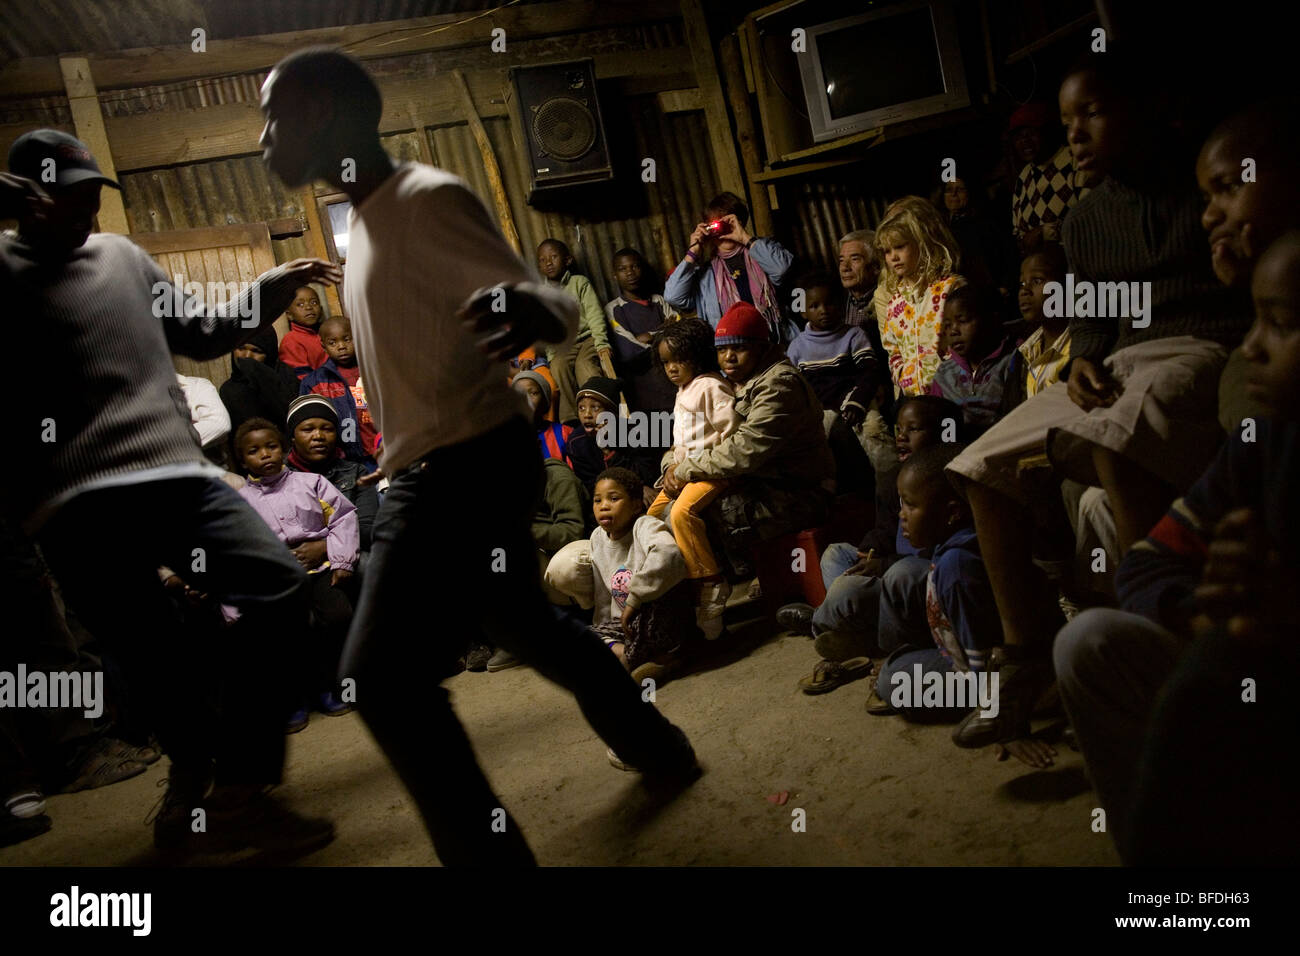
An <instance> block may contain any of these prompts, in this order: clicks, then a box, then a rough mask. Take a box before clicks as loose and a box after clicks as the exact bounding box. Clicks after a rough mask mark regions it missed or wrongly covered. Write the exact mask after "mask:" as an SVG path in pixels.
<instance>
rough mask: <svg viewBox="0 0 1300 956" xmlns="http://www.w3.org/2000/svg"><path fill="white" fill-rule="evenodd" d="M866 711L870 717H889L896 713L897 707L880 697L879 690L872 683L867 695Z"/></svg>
mask: <svg viewBox="0 0 1300 956" xmlns="http://www.w3.org/2000/svg"><path fill="white" fill-rule="evenodd" d="M867 713H868V714H870V715H871V716H872V717H889V716H892V715H893V714H896V713H898V708H896V707H895V706H894V705H893V704H891V703H890V702H889V701H887V700H885V698H883V697H881V696H880V691H878V690H876V687H875V685H874V684H873V685H872V686H871V694H870V695H869V696H868V697H867Z"/></svg>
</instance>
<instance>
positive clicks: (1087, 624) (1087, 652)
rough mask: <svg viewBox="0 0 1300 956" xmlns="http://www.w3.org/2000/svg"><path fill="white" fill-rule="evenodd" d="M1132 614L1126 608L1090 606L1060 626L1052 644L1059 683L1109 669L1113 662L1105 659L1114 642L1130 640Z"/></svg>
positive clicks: (1115, 643) (1098, 673)
mask: <svg viewBox="0 0 1300 956" xmlns="http://www.w3.org/2000/svg"><path fill="white" fill-rule="evenodd" d="M1134 617H1135V615H1132V614H1130V613H1128V612H1126V611H1117V610H1115V609H1114V608H1103V607H1094V608H1089V609H1088V610H1086V611H1083V612H1082V613H1080V614H1079V615H1077V616H1076V617H1075V618H1074V620H1072V621H1070V623H1068V624H1066V625H1065V627H1063V628H1061V630H1060V632H1059V633H1058V634H1057V635H1056V641H1055V643H1054V644H1053V646H1052V661H1053V663H1054V664H1055V667H1056V678H1057V680H1058V681H1060V682H1061V683H1062V684H1063V685H1064V684H1070V683H1078V682H1080V681H1086V680H1088V679H1089V678H1091V677H1095V676H1102V675H1104V674H1105V673H1106V672H1107V671H1109V670H1110V669H1111V668H1112V666H1113V661H1110V662H1109V663H1108V659H1110V658H1112V657H1113V651H1114V648H1115V647H1116V645H1118V644H1122V643H1127V642H1128V641H1129V640H1131V639H1132V635H1133V627H1134ZM1138 620H1141V619H1138Z"/></svg>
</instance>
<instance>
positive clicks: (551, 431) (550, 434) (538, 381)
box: [510, 371, 574, 468]
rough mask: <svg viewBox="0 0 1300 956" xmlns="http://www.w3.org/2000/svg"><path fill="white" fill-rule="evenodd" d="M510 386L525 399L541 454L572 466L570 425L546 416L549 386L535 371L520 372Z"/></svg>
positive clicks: (571, 428)
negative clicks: (553, 420) (550, 419)
mask: <svg viewBox="0 0 1300 956" xmlns="http://www.w3.org/2000/svg"><path fill="white" fill-rule="evenodd" d="M510 387H511V388H513V389H514V390H515V391H517V392H519V393H520V394H521V395H523V396H524V397H525V398H526V399H528V409H529V414H530V415H531V416H532V419H533V427H534V428H536V429H537V443H538V445H540V446H541V451H542V457H543V458H558V459H559V460H560V461H562V462H564V463H565V464H566V465H568V466H569V467H570V468H572V467H573V461H572V459H571V458H570V457H569V439H570V438H571V437H572V436H573V432H574V429H573V427H572V426H571V425H565V424H562V423H560V422H552V421H549V420H548V419H547V417H546V415H547V412H548V411H549V409H550V407H551V387H550V385H548V384H547V383H546V379H544V378H542V376H541V375H539V374H538V373H537V372H535V371H529V372H520V373H519V374H518V375H516V376H515V378H514V381H513V382H511V383H510Z"/></svg>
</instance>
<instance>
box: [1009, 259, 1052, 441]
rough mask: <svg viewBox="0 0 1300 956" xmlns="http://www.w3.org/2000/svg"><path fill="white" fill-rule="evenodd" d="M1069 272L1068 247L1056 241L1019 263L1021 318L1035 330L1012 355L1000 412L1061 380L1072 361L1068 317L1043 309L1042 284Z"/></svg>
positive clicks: (1043, 295) (1044, 297)
mask: <svg viewBox="0 0 1300 956" xmlns="http://www.w3.org/2000/svg"><path fill="white" fill-rule="evenodd" d="M1068 271H1069V266H1068V265H1067V264H1066V261H1065V250H1064V249H1063V248H1061V246H1059V245H1057V244H1056V243H1050V244H1048V245H1044V246H1041V247H1039V248H1038V249H1035V250H1034V251H1032V252H1030V253H1029V255H1027V256H1025V258H1024V261H1023V262H1021V263H1020V299H1019V301H1020V317H1021V318H1022V319H1023V320H1024V323H1025V326H1026V327H1027V328H1030V329H1032V330H1033V331H1032V332H1030V333H1029V337H1028V338H1027V339H1025V340H1024V341H1023V342H1022V343H1020V347H1019V348H1018V349H1016V354H1015V355H1013V356H1012V357H1011V362H1012V364H1011V371H1010V373H1009V375H1008V376H1007V386H1006V389H1005V390H1004V391H1003V393H1002V410H1001V415H1005V414H1006V413H1007V412H1009V411H1011V409H1013V408H1015V407H1016V406H1017V405H1019V404H1020V403H1021V402H1023V401H1025V400H1026V399H1029V398H1033V397H1034V396H1035V395H1037V394H1038V393H1039V392H1041V391H1042V390H1043V389H1045V388H1047V386H1049V385H1054V384H1055V383H1056V382H1059V381H1060V380H1061V369H1062V368H1064V367H1065V363H1066V362H1068V361H1070V320H1069V318H1068V317H1067V316H1064V315H1061V316H1048V315H1047V314H1046V313H1045V312H1044V310H1043V303H1044V302H1045V301H1046V300H1047V295H1046V293H1044V292H1043V287H1044V286H1045V285H1047V283H1049V282H1060V283H1064V282H1065V274H1066V272H1068ZM1001 415H999V417H1001Z"/></svg>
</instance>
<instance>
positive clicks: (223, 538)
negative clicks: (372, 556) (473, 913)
mask: <svg viewBox="0 0 1300 956" xmlns="http://www.w3.org/2000/svg"><path fill="white" fill-rule="evenodd" d="M105 185H108V186H110V187H112V188H114V189H120V188H121V187H120V186H118V184H117V183H115V182H113V181H112V180H111V179H109V178H108V177H106V176H105V175H104V174H103V172H102V171H101V170H100V168H99V165H98V164H97V163H96V162H95V158H94V157H93V156H92V155H91V154H90V151H89V150H88V149H87V148H86V146H85V144H83V143H81V142H80V141H78V140H77V139H75V138H74V137H72V136H69V135H67V134H66V133H61V132H59V131H57V130H50V129H43V130H36V131H34V132H31V133H26V134H24V135H23V136H21V137H19V138H18V140H17V141H15V142H14V144H13V147H12V148H11V149H10V151H9V172H8V173H0V219H10V218H12V219H17V220H18V230H17V232H16V233H12V232H11V233H6V234H4V235H3V236H0V291H2V292H3V296H4V301H5V304H6V306H7V307H8V308H10V309H11V310H13V314H14V315H21V316H22V318H23V322H22V328H23V337H24V340H25V341H26V342H27V343H28V344H29V345H30V346H32V347H33V349H34V351H36V352H37V353H39V354H41V355H43V356H50V357H52V358H53V362H49V363H42V364H40V365H35V364H33V363H21V362H19V363H12V368H11V369H10V375H11V380H10V381H9V382H8V383H7V384H8V385H9V387H10V388H11V389H12V392H13V394H16V395H21V396H23V401H22V402H19V403H17V404H16V405H15V406H14V409H13V411H12V413H11V417H10V428H11V436H12V442H13V443H14V444H15V445H16V447H15V448H13V449H12V450H13V452H14V460H15V461H19V462H21V463H22V465H23V467H22V469H21V472H19V473H14V474H12V475H8V476H6V478H4V479H0V480H3V482H4V485H3V488H0V500H2V501H3V507H4V508H5V509H6V512H7V513H8V516H9V517H10V518H12V519H13V520H15V521H16V522H18V523H20V524H21V526H22V528H23V530H24V532H25V533H26V534H28V535H29V536H33V537H35V538H36V540H37V541H38V542H39V544H40V545H41V549H42V551H43V552H44V555H45V559H46V562H47V563H48V564H49V566H50V569H51V571H52V572H53V573H54V577H55V578H56V579H57V580H58V582H59V584H60V587H61V588H62V590H63V593H64V595H65V597H66V598H67V601H68V603H69V605H71V606H72V607H73V608H74V609H75V610H76V611H77V613H78V615H79V616H80V617H81V618H82V620H83V621H84V622H85V623H86V625H87V626H88V628H89V629H90V630H91V631H92V632H93V633H94V634H95V635H96V636H97V637H98V638H99V639H100V640H102V641H103V642H104V643H105V645H106V646H107V647H109V648H110V649H112V650H113V651H114V652H115V653H116V655H117V656H118V657H119V659H121V660H123V661H125V662H127V665H128V666H129V667H132V668H133V669H134V670H135V671H136V677H137V684H138V685H139V686H140V687H141V689H142V696H143V698H144V699H143V700H142V701H141V703H142V704H143V705H144V708H145V710H146V712H147V713H148V714H149V717H150V718H151V722H152V723H153V725H154V728H155V730H156V732H157V734H158V739H159V741H160V742H161V743H162V746H163V749H164V750H165V751H166V752H167V754H168V756H169V757H170V758H171V772H170V776H169V783H170V787H169V791H168V794H167V797H166V798H165V800H164V803H163V806H162V810H161V813H160V814H159V815H158V817H157V820H156V822H155V825H154V840H155V843H156V845H157V846H158V847H159V848H160V849H165V850H173V851H186V852H190V851H208V850H211V851H214V852H223V851H227V850H232V849H240V848H243V847H248V846H255V847H260V848H264V849H273V848H274V849H283V850H303V849H306V848H310V847H315V846H320V845H322V844H323V843H328V842H329V841H330V840H331V839H332V838H333V825H332V824H331V823H330V822H329V821H328V820H321V819H309V818H305V817H301V816H299V815H298V814H295V813H293V812H292V811H291V810H289V809H287V808H286V807H283V806H282V805H280V804H279V803H278V802H277V801H276V800H275V799H274V798H272V797H270V796H269V795H267V794H266V793H265V792H264V791H265V789H266V787H267V786H268V785H274V784H276V783H279V781H280V776H281V773H282V771H283V766H284V719H285V714H284V713H283V708H282V706H281V698H282V694H283V689H284V687H285V686H286V684H285V682H284V680H283V673H284V671H285V669H286V668H287V666H288V659H289V650H288V648H287V647H286V646H285V637H284V636H285V635H288V634H291V633H294V632H295V631H297V630H298V629H299V625H300V624H301V623H302V620H303V619H304V618H305V613H306V604H305V591H304V585H305V583H306V581H305V575H304V574H303V572H302V570H301V569H300V568H299V567H298V564H297V562H296V561H295V560H294V559H293V556H292V555H290V554H289V552H288V551H286V549H285V548H284V546H283V545H282V544H281V543H280V542H279V541H278V540H277V539H276V538H275V536H274V535H273V534H271V532H270V529H268V528H267V527H266V525H265V524H264V523H263V522H262V521H261V519H259V518H258V516H257V514H256V513H255V512H254V511H253V510H252V509H251V508H250V507H249V506H248V505H247V504H246V503H245V502H244V501H243V500H242V499H241V498H240V497H239V495H238V494H237V493H236V492H235V491H234V490H233V489H231V488H230V487H229V486H227V485H226V484H225V483H224V482H223V481H222V480H221V471H220V469H218V468H217V467H216V466H215V465H212V464H211V463H210V462H208V461H207V460H206V459H205V458H204V457H203V452H202V449H201V448H200V447H199V443H198V438H197V435H196V434H195V432H194V429H193V428H191V427H190V423H189V411H188V407H187V405H186V403H185V399H184V396H183V394H182V393H181V389H180V386H179V385H178V384H177V381H176V371H175V369H174V367H173V366H172V358H171V357H172V354H173V353H176V354H181V355H188V356H190V357H192V358H196V359H213V358H218V357H220V356H222V355H225V354H227V353H228V352H230V351H231V350H232V349H233V348H234V347H235V346H236V345H238V344H240V343H241V342H243V341H245V340H247V339H249V338H250V337H252V336H253V335H255V334H256V333H257V332H258V330H259V326H260V324H261V323H260V316H259V307H260V312H261V314H263V315H267V316H271V317H274V316H277V315H279V314H280V313H281V312H282V311H284V308H285V307H286V306H287V305H288V304H289V301H290V300H291V298H292V296H293V293H294V290H295V289H297V288H298V287H299V286H302V285H305V284H307V283H308V282H337V281H339V280H340V279H341V278H342V275H341V272H340V271H339V269H338V268H337V267H335V266H334V265H332V264H331V263H328V262H323V261H321V260H315V259H299V260H296V261H294V262H290V263H287V264H285V265H282V266H278V267H276V268H275V269H272V270H271V271H269V272H267V273H265V274H264V275H262V276H261V277H260V278H259V279H258V281H257V282H256V283H255V284H254V285H253V286H252V288H250V289H249V290H248V291H247V292H246V293H245V295H244V296H243V297H242V298H241V299H240V300H239V301H237V302H235V303H231V304H229V305H228V306H227V307H225V308H223V309H220V310H216V309H208V310H205V311H204V312H203V313H202V314H199V315H192V314H191V315H186V314H181V315H172V314H170V313H171V312H172V311H173V310H170V309H168V310H166V312H167V313H168V314H167V316H166V317H163V318H159V317H158V316H157V315H156V314H155V311H154V306H155V302H156V301H157V299H158V297H159V296H165V297H167V298H168V299H169V300H173V301H174V297H176V295H177V292H176V290H175V289H174V287H173V285H172V283H171V280H170V279H169V278H168V277H167V275H166V274H165V273H164V272H163V270H162V269H161V268H159V267H158V265H157V263H155V262H154V261H153V259H151V258H150V257H149V255H148V254H147V253H146V252H145V251H144V250H143V249H141V248H140V247H139V246H137V245H136V244H135V243H133V242H131V241H130V240H129V239H128V238H126V237H125V236H118V235H112V234H105V233H98V234H92V230H93V227H94V222H95V215H96V213H97V212H98V211H99V193H100V189H101V188H102V187H103V186H105ZM181 311H182V313H184V312H186V311H189V310H181ZM250 315H251V316H253V317H254V319H255V321H252V322H249V321H248V320H247V318H246V317H248V316H250ZM33 339H34V341H33ZM52 370H54V371H57V373H58V374H51V371H52ZM13 376H16V377H17V381H14V380H12V377H13ZM163 565H165V566H167V567H171V568H183V569H185V571H184V576H185V577H186V582H187V583H188V584H189V585H191V586H192V587H194V588H196V589H198V590H202V591H204V592H206V593H209V594H211V595H212V596H213V597H214V598H216V599H218V600H219V601H221V602H222V603H224V604H229V605H232V606H234V607H237V608H239V610H240V611H241V616H242V621H241V623H240V624H239V625H238V626H236V627H233V628H231V629H229V631H228V632H226V634H225V635H224V636H223V638H222V641H221V642H220V646H219V647H213V648H211V649H208V648H194V647H191V646H187V645H186V642H185V641H184V639H183V637H184V635H185V633H186V632H185V631H184V630H183V628H182V627H181V626H180V622H179V621H178V620H176V619H175V617H174V611H173V608H172V605H171V604H170V602H169V601H168V599H167V597H166V596H165V594H164V591H163V589H162V588H161V587H160V586H159V583H158V576H157V570H158V568H159V567H160V566H163ZM200 667H202V668H203V669H204V670H208V669H210V670H211V671H212V672H216V673H223V674H239V675H240V676H239V688H238V692H237V694H236V695H235V696H236V698H237V699H238V701H239V705H238V706H237V707H234V708H231V710H230V711H228V712H227V713H224V714H223V715H222V720H221V725H220V726H221V730H220V732H219V733H214V732H213V730H212V725H210V718H209V717H208V715H207V714H206V713H204V711H203V709H202V708H200V707H197V706H196V705H195V701H194V698H195V697H196V696H198V695H196V693H195V686H196V683H197V681H198V680H199V678H200V677H201V676H202V675H201V674H200V673H199V668H200ZM209 788H211V791H212V792H211V793H210V794H209V793H208V791H209ZM199 807H202V808H204V809H205V811H206V819H207V830H206V832H204V833H194V832H192V830H191V828H190V820H191V818H192V812H193V810H194V809H196V808H199Z"/></svg>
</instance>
